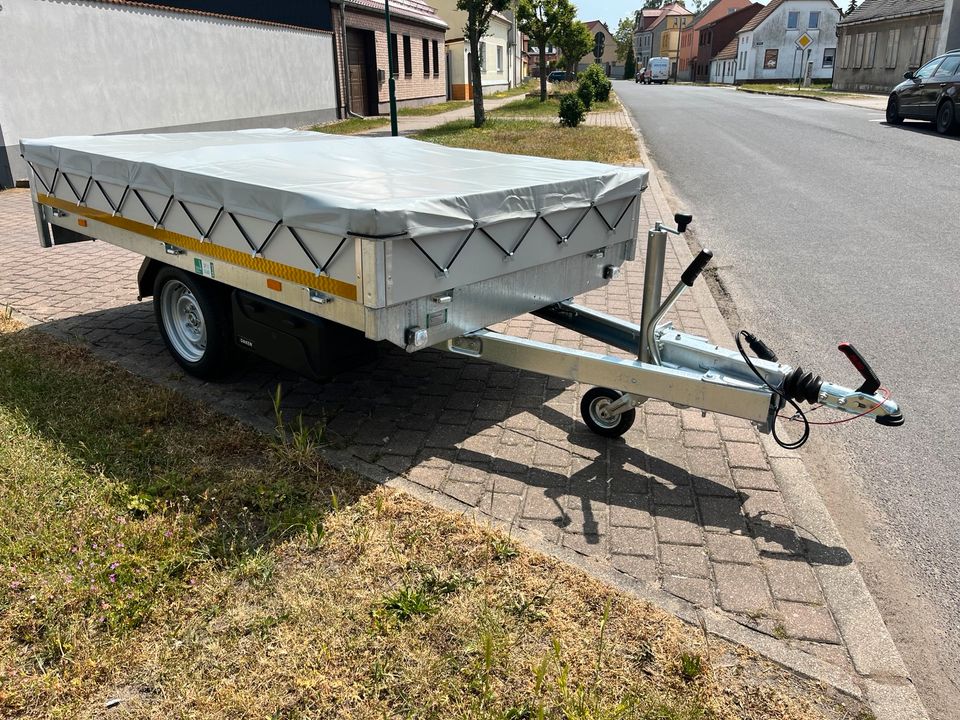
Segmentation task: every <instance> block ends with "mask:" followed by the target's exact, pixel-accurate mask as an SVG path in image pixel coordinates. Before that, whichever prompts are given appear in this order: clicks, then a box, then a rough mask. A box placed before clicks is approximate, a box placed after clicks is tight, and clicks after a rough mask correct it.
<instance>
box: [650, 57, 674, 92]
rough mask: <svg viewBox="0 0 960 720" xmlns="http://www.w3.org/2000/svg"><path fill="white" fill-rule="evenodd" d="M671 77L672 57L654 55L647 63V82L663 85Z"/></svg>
mask: <svg viewBox="0 0 960 720" xmlns="http://www.w3.org/2000/svg"><path fill="white" fill-rule="evenodd" d="M669 77H670V58H668V57H652V58H650V62H649V63H648V64H647V84H648V85H649V84H650V83H657V84H658V85H663V84H664V83H666V82H667V80H668V79H669Z"/></svg>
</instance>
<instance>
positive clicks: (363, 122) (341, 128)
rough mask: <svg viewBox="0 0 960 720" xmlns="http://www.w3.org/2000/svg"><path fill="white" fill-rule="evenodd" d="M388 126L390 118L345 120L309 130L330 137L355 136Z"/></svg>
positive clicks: (316, 126) (315, 126)
mask: <svg viewBox="0 0 960 720" xmlns="http://www.w3.org/2000/svg"><path fill="white" fill-rule="evenodd" d="M389 124H390V118H388V117H370V118H347V119H346V120H339V121H337V122H332V123H327V124H325V125H314V126H313V127H312V128H310V129H311V130H315V131H317V132H322V133H329V134H331V135H355V134H357V133H360V132H365V131H367V130H375V129H376V128H382V127H386V126H387V125H389Z"/></svg>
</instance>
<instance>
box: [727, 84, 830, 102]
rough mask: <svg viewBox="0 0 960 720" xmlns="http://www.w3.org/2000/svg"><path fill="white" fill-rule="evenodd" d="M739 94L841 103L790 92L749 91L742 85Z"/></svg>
mask: <svg viewBox="0 0 960 720" xmlns="http://www.w3.org/2000/svg"><path fill="white" fill-rule="evenodd" d="M737 90H738V91H739V92H745V93H750V94H751V95H772V96H773V97H794V98H803V99H804V100H819V101H820V102H839V101H836V100H830V99H829V98H825V97H817V96H816V95H804V94H802V93H790V92H770V91H769V90H748V89H747V88H745V87H743V86H742V85H741V86H740V87H738V88H737Z"/></svg>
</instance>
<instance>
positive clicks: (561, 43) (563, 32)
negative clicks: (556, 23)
mask: <svg viewBox="0 0 960 720" xmlns="http://www.w3.org/2000/svg"><path fill="white" fill-rule="evenodd" d="M554 45H556V46H557V50H559V51H560V55H561V57H562V58H563V59H562V60H561V62H562V63H563V67H564V68H566V69H567V70H568V71H569V72H576V70H577V63H578V62H580V58H582V57H583V56H584V55H586V54H587V53H589V52H590V51H591V50H593V35H591V34H590V30H589V29H588V28H587V26H586V24H585V23H582V22H580V21H579V20H573V21H572V22H569V23H565V24H564V25H563V26H562V27H561V28H559V29H558V30H557V33H556V35H555V37H554Z"/></svg>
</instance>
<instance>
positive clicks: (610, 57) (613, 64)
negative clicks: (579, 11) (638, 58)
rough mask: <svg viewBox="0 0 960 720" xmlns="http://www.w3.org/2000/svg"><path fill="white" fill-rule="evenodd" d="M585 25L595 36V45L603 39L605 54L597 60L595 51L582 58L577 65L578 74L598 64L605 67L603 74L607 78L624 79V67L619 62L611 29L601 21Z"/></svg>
mask: <svg viewBox="0 0 960 720" xmlns="http://www.w3.org/2000/svg"><path fill="white" fill-rule="evenodd" d="M584 24H585V25H586V26H587V30H589V31H590V35H592V36H593V40H594V43H597V42H600V41H601V40H600V39H601V38H602V42H603V53H602V54H601V55H600V57H599V58H597V57H595V56H594V54H593V50H591V51H590V52H588V53H587V54H586V55H584V56H583V57H582V58H580V62H578V63H577V72H583V71H584V70H586V69H587V68H588V67H590V66H591V65H593V64H594V63H597V64H599V65H602V66H603V72H604V73H605V74H606V76H607V77H615V78H622V77H623V65H622V64H621V63H620V61H619V60H617V41H616V40H615V39H614V37H613V34H612V33H611V32H610V28H608V27H607V24H606V23H604V22H601V21H600V20H588V21H587V22H585V23H584Z"/></svg>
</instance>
